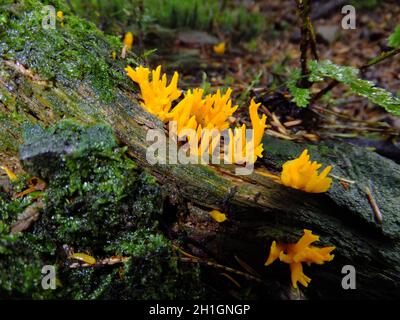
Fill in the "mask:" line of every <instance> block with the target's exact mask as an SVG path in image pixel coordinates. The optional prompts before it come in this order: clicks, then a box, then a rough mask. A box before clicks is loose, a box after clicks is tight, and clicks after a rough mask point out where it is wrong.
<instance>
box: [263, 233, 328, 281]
mask: <svg viewBox="0 0 400 320" xmlns="http://www.w3.org/2000/svg"><path fill="white" fill-rule="evenodd" d="M318 240H319V236H317V235H315V234H312V231H310V230H306V229H304V235H303V236H302V237H301V238H300V239H299V241H297V243H295V244H284V243H276V242H275V241H273V242H272V245H271V251H270V254H269V257H268V259H267V261H266V262H265V265H266V266H269V265H270V264H271V263H273V262H274V261H275V260H276V259H279V260H280V261H281V262H284V263H287V264H289V265H290V271H291V278H292V285H293V287H294V288H297V282H300V283H301V284H302V285H303V286H305V287H307V286H308V284H309V283H310V281H311V279H310V278H309V277H307V276H306V275H305V274H304V273H303V265H302V262H305V263H307V264H311V263H316V264H324V262H328V261H332V259H333V258H334V255H333V254H330V253H331V252H332V251H333V250H334V249H335V247H324V248H318V247H314V246H311V244H312V243H314V242H315V241H318Z"/></svg>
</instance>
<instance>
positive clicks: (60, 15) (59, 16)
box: [57, 11, 64, 20]
mask: <svg viewBox="0 0 400 320" xmlns="http://www.w3.org/2000/svg"><path fill="white" fill-rule="evenodd" d="M57 18H58V19H61V20H62V19H64V14H63V12H62V11H57Z"/></svg>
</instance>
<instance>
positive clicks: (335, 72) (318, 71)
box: [309, 60, 400, 116]
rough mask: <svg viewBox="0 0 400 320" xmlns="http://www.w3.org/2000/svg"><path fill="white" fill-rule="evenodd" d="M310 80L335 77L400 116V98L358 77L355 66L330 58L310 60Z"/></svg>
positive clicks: (356, 92)
mask: <svg viewBox="0 0 400 320" xmlns="http://www.w3.org/2000/svg"><path fill="white" fill-rule="evenodd" d="M309 68H310V72H311V76H310V81H313V82H318V81H321V79H323V78H331V79H334V80H336V81H338V82H340V83H342V84H344V85H346V86H347V87H348V88H349V89H350V90H351V92H353V93H355V94H358V95H360V96H362V97H365V98H367V99H369V100H370V101H371V102H372V103H374V104H377V105H379V106H381V107H383V108H385V110H386V111H388V112H390V113H392V114H394V115H396V116H400V98H399V97H397V96H394V95H393V94H392V93H390V92H389V91H386V90H385V89H382V88H378V87H376V86H375V84H374V83H373V82H372V81H368V80H363V79H360V78H359V77H358V75H359V70H358V69H356V68H353V67H347V66H339V65H336V64H334V63H333V62H331V61H329V60H325V61H320V62H317V61H315V60H314V61H310V64H309Z"/></svg>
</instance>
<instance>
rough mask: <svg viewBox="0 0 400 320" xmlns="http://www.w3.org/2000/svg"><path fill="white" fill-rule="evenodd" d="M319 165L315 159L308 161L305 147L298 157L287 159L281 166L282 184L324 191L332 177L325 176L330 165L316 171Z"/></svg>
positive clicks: (305, 189)
mask: <svg viewBox="0 0 400 320" xmlns="http://www.w3.org/2000/svg"><path fill="white" fill-rule="evenodd" d="M321 166H322V164H319V163H317V162H316V161H314V162H311V161H310V156H309V154H308V150H307V149H305V150H304V151H303V152H302V154H301V155H300V157H298V158H297V159H294V160H291V161H287V162H286V163H285V164H284V165H283V166H282V174H281V181H282V184H283V185H285V186H287V187H291V188H294V189H300V190H303V191H306V192H311V193H321V192H326V191H328V190H329V188H330V187H331V184H332V179H331V178H329V177H327V175H328V174H329V172H330V171H331V170H332V166H327V167H326V168H325V169H324V170H323V171H322V172H321V173H318V169H319V168H321Z"/></svg>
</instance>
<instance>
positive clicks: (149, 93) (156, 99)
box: [125, 66, 181, 122]
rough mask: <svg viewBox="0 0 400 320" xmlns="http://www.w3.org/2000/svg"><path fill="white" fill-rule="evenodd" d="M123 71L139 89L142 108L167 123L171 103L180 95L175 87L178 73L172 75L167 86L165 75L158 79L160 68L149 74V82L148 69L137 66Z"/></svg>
mask: <svg viewBox="0 0 400 320" xmlns="http://www.w3.org/2000/svg"><path fill="white" fill-rule="evenodd" d="M125 71H126V72H127V74H128V76H129V77H130V78H131V79H132V80H133V81H134V82H136V83H137V84H138V85H139V87H140V91H141V94H142V99H143V103H142V106H143V107H144V108H145V109H146V110H147V111H148V112H150V113H151V114H154V115H155V116H157V117H158V118H160V119H161V120H162V121H164V122H166V121H168V120H169V111H170V109H171V106H172V102H173V101H174V100H176V99H178V98H179V97H180V95H181V91H180V90H179V89H178V87H177V85H178V78H179V75H178V73H177V72H175V73H174V75H173V77H172V80H171V82H170V83H169V85H167V76H166V74H163V75H162V77H161V79H160V75H161V66H158V67H157V69H156V70H153V71H152V72H151V75H152V79H151V80H149V75H150V70H149V69H148V68H144V67H141V66H139V67H137V68H136V69H132V68H131V67H130V66H128V67H127V68H125Z"/></svg>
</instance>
